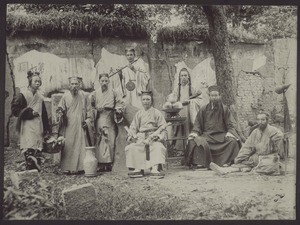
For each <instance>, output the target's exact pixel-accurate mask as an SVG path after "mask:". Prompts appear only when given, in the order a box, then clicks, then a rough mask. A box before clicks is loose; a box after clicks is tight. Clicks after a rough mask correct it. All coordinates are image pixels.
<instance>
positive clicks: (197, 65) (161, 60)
mask: <svg viewBox="0 0 300 225" xmlns="http://www.w3.org/2000/svg"><path fill="white" fill-rule="evenodd" d="M132 44H136V45H137V46H138V48H137V49H138V55H141V53H143V54H142V57H141V58H142V60H143V61H144V62H145V63H146V64H148V65H149V70H150V76H151V80H150V89H151V90H153V92H154V105H155V107H157V108H161V107H162V105H163V103H164V102H165V100H166V96H167V95H168V94H169V93H170V92H171V91H172V90H173V88H174V85H176V83H177V82H178V81H177V80H178V70H179V69H180V68H181V67H183V66H185V67H188V69H189V70H190V72H191V76H192V84H193V85H194V86H196V87H200V86H201V88H204V89H205V88H206V86H207V85H211V84H213V83H214V82H215V71H214V62H213V58H212V54H211V49H210V48H209V46H208V45H207V44H205V43H203V42H201V41H189V42H185V43H180V44H174V43H156V44H154V43H152V42H150V41H148V40H137V39H119V38H99V39H88V38H86V39H85V38H72V39H53V38H52V39H49V38H46V37H40V36H34V35H30V34H23V35H22V36H18V37H8V38H7V48H6V49H7V53H8V59H7V61H6V79H5V80H6V81H5V82H6V83H5V90H6V91H8V92H9V97H8V98H7V99H6V101H5V125H7V127H8V128H9V133H10V138H9V137H7V136H6V135H5V143H6V144H8V143H9V142H8V140H10V143H9V144H17V142H18V137H17V134H16V133H15V131H14V126H15V118H10V114H11V112H10V103H11V101H12V96H13V94H14V93H13V83H12V78H11V68H12V70H13V74H14V75H16V74H17V73H16V71H17V69H18V68H16V65H14V63H13V62H17V61H16V59H22V56H24V54H29V53H30V52H31V51H32V50H36V51H37V52H39V53H49V54H51V55H50V56H51V57H54V58H55V57H56V58H57V60H58V62H60V61H63V62H64V63H65V64H64V66H65V67H66V69H65V72H64V73H63V74H54V75H55V76H57V77H59V76H63V77H64V79H66V76H67V75H68V74H71V73H75V74H78V73H83V75H84V76H85V77H86V78H84V80H85V82H86V85H89V83H90V82H91V81H92V80H93V79H92V76H95V75H96V73H97V71H99V68H98V67H97V65H99V63H100V62H101V60H103V59H102V58H101V57H102V55H101V54H102V53H103V49H105V51H106V52H109V53H110V54H112V56H114V57H115V59H119V58H120V56H122V55H124V49H125V47H126V46H128V45H132ZM296 47H297V46H296V40H295V39H282V40H275V41H272V42H270V43H268V44H265V45H261V44H260V45H258V44H246V43H236V44H231V46H230V49H231V54H232V59H233V67H234V73H235V76H236V79H237V84H238V96H237V103H238V109H239V117H240V121H241V123H242V126H244V125H245V124H246V123H247V121H248V120H253V119H255V113H256V111H257V109H258V108H260V107H263V108H265V109H266V110H268V111H274V110H275V111H276V112H277V113H282V112H283V110H282V104H281V102H280V101H281V99H282V96H279V95H277V94H276V93H275V92H274V89H275V87H276V86H278V85H281V84H282V82H283V81H282V75H283V73H284V71H285V73H286V79H285V82H286V83H292V86H291V87H290V88H289V90H288V91H287V96H288V101H289V102H288V103H289V107H290V114H291V116H292V117H293V118H295V116H296V104H295V103H296V82H295V81H296V49H297V48H296ZM112 61H114V59H112ZM66 65H67V66H66ZM55 66H56V65H53V68H54V67H55ZM283 67H284V68H285V70H283V69H280V68H283ZM254 71H256V72H258V73H255V74H254V73H252V72H254ZM19 74H20V73H19ZM16 79H21V78H20V77H17V78H16ZM22 79H24V77H22ZM43 82H44V84H45V85H46V84H47V83H46V82H48V81H47V80H46V81H43ZM21 83H22V82H21ZM23 83H24V82H23ZM58 83H59V82H58ZM25 85H26V84H25ZM49 97H50V96H49ZM47 105H48V106H50V105H51V104H50V103H49V104H47ZM47 109H48V110H49V111H48V112H49V114H50V116H51V109H50V108H49V107H48V108H47ZM6 131H7V129H6ZM6 131H5V132H6Z"/></svg>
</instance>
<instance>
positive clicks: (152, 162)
mask: <svg viewBox="0 0 300 225" xmlns="http://www.w3.org/2000/svg"><path fill="white" fill-rule="evenodd" d="M141 98H142V104H143V107H144V109H141V110H139V111H138V112H137V113H136V115H135V116H134V119H133V121H132V123H131V125H130V128H129V129H128V137H127V141H128V142H131V143H130V144H129V145H127V146H126V147H125V154H126V166H127V167H128V168H131V169H134V170H133V171H131V172H129V173H128V175H129V176H130V177H142V176H143V170H145V169H150V168H151V174H150V175H151V176H155V177H163V174H162V173H161V172H160V169H159V167H161V166H159V165H161V164H165V158H166V148H165V147H164V145H163V144H162V143H161V142H162V141H163V140H165V139H166V136H167V132H166V125H167V123H166V121H165V118H164V116H163V115H162V113H161V112H160V111H159V110H158V109H155V108H153V107H152V102H153V97H152V92H142V96H141Z"/></svg>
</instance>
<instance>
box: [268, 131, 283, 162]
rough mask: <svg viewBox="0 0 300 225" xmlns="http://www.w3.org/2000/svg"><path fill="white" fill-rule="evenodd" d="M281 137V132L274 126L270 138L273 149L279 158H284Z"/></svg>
mask: <svg viewBox="0 0 300 225" xmlns="http://www.w3.org/2000/svg"><path fill="white" fill-rule="evenodd" d="M283 137H284V135H283V133H282V132H281V131H280V130H279V129H277V128H275V130H274V131H273V133H272V135H271V138H270V139H271V142H272V144H273V148H274V149H273V151H275V152H277V153H278V154H279V156H280V157H281V158H284V146H283Z"/></svg>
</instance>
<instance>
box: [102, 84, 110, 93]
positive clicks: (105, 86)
mask: <svg viewBox="0 0 300 225" xmlns="http://www.w3.org/2000/svg"><path fill="white" fill-rule="evenodd" d="M107 88H108V86H107V85H106V84H103V85H102V86H101V90H102V92H103V91H106V90H107Z"/></svg>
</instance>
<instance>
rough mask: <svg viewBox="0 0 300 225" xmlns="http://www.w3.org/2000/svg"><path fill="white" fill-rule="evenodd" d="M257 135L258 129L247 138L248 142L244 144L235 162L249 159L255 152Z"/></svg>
mask: <svg viewBox="0 0 300 225" xmlns="http://www.w3.org/2000/svg"><path fill="white" fill-rule="evenodd" d="M256 137H257V130H254V131H253V132H252V133H251V134H250V136H249V137H248V138H247V140H246V142H245V143H244V144H243V145H242V148H241V149H240V151H239V153H238V155H237V157H236V158H235V159H234V162H235V163H241V162H243V161H245V160H248V159H249V157H250V156H251V155H253V154H254V153H255V151H256V150H255V148H254V145H255V142H256Z"/></svg>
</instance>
